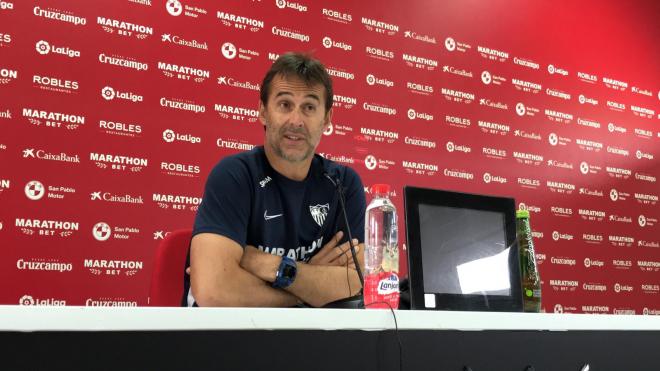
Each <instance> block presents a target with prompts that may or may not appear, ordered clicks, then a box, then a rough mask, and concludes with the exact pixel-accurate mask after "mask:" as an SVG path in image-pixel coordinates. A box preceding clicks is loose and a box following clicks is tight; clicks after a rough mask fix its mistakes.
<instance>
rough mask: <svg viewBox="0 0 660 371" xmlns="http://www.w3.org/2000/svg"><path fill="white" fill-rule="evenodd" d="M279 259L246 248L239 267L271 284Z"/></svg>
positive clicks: (254, 249) (248, 247)
mask: <svg viewBox="0 0 660 371" xmlns="http://www.w3.org/2000/svg"><path fill="white" fill-rule="evenodd" d="M280 261H281V258H280V257H279V256H277V255H272V254H269V253H266V252H263V251H260V250H258V249H257V248H255V247H252V246H246V247H245V250H244V251H243V258H242V259H241V267H242V268H243V269H245V270H246V271H248V272H250V273H252V274H253V275H255V276H257V277H258V278H260V279H261V280H263V281H266V282H273V281H275V277H276V274H277V270H278V268H279V266H280Z"/></svg>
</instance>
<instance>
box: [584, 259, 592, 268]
mask: <svg viewBox="0 0 660 371" xmlns="http://www.w3.org/2000/svg"><path fill="white" fill-rule="evenodd" d="M584 266H585V267H587V268H589V267H591V259H589V258H584Z"/></svg>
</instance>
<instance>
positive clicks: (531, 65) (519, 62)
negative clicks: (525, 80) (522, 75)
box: [513, 57, 540, 70]
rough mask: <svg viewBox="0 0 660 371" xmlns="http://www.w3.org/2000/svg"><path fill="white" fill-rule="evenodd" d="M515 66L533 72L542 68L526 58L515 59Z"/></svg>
mask: <svg viewBox="0 0 660 371" xmlns="http://www.w3.org/2000/svg"><path fill="white" fill-rule="evenodd" d="M513 64H517V65H519V66H523V67H526V68H530V69H532V70H538V69H539V68H540V65H539V64H538V63H536V62H534V61H532V60H530V59H526V58H518V57H513Z"/></svg>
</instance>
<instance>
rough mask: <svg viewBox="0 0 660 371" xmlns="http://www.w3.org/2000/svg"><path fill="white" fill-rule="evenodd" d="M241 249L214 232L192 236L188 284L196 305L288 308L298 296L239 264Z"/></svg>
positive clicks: (233, 242) (230, 240) (232, 241)
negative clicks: (266, 280)
mask: <svg viewBox="0 0 660 371" xmlns="http://www.w3.org/2000/svg"><path fill="white" fill-rule="evenodd" d="M242 256H243V248H242V247H241V246H240V245H239V244H238V243H237V242H236V241H234V240H232V239H230V238H227V237H225V236H221V235H218V234H214V233H200V234H197V235H195V237H193V239H192V242H191V248H190V284H191V289H192V293H193V296H194V297H195V302H196V303H197V305H199V306H202V307H206V306H209V307H211V306H215V307H260V306H263V307H289V306H293V305H295V304H296V303H297V302H298V298H297V297H296V296H294V295H292V294H290V293H288V292H286V291H283V290H279V289H274V288H272V287H271V286H270V283H268V282H265V281H264V280H262V279H260V278H258V277H257V276H255V275H254V274H252V273H250V272H248V271H246V270H245V269H243V268H242V267H241V266H240V262H241V258H242Z"/></svg>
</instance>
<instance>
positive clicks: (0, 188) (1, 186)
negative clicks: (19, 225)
mask: <svg viewBox="0 0 660 371" xmlns="http://www.w3.org/2000/svg"><path fill="white" fill-rule="evenodd" d="M10 186H11V180H9V179H0V195H1V194H2V192H4V191H5V190H6V189H9V187H10ZM1 229H2V228H0V230H1Z"/></svg>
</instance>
